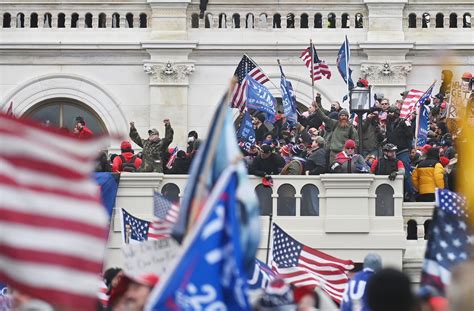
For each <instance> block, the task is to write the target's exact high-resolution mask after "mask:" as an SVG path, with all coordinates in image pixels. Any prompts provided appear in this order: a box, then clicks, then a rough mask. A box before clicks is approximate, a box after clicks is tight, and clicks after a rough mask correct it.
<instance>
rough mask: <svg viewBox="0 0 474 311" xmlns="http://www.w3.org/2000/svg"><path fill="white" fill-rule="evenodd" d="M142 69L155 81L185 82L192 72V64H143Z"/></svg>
mask: <svg viewBox="0 0 474 311" xmlns="http://www.w3.org/2000/svg"><path fill="white" fill-rule="evenodd" d="M143 70H144V71H145V72H146V73H147V74H149V75H150V76H151V80H152V82H155V83H186V82H187V78H188V76H189V75H191V74H192V73H193V72H194V65H193V64H173V63H171V62H169V61H168V62H167V63H166V64H165V63H159V64H144V65H143Z"/></svg>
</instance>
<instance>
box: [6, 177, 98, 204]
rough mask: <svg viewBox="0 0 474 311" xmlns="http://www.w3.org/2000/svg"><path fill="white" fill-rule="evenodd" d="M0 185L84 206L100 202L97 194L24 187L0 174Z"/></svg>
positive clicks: (31, 186)
mask: <svg viewBox="0 0 474 311" xmlns="http://www.w3.org/2000/svg"><path fill="white" fill-rule="evenodd" d="M0 184H4V185H7V186H11V187H14V188H18V192H20V191H24V190H25V189H26V190H31V191H35V192H40V193H42V194H51V195H55V196H62V197H65V198H70V199H77V200H79V201H83V202H84V204H87V203H99V202H100V200H99V194H98V193H97V195H95V196H92V195H87V194H80V193H74V192H69V191H65V190H62V189H57V188H47V187H43V186H40V185H25V184H20V183H18V182H17V181H16V180H14V179H12V178H10V177H8V176H5V175H2V174H0ZM97 187H99V186H97ZM14 191H15V190H14ZM71 191H74V189H71Z"/></svg>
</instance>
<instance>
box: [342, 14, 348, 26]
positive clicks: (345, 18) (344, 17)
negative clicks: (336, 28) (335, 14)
mask: <svg viewBox="0 0 474 311" xmlns="http://www.w3.org/2000/svg"><path fill="white" fill-rule="evenodd" d="M349 26H350V22H349V14H347V13H344V14H342V15H341V27H342V28H349Z"/></svg>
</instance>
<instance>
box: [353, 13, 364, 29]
mask: <svg viewBox="0 0 474 311" xmlns="http://www.w3.org/2000/svg"><path fill="white" fill-rule="evenodd" d="M355 28H364V15H362V14H361V13H357V14H356V15H355Z"/></svg>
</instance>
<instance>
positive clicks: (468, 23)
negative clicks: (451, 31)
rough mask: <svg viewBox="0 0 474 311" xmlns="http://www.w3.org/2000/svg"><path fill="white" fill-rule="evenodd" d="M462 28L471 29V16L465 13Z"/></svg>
mask: <svg viewBox="0 0 474 311" xmlns="http://www.w3.org/2000/svg"><path fill="white" fill-rule="evenodd" d="M462 27H463V28H471V14H470V13H464V15H463V16H462Z"/></svg>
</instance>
